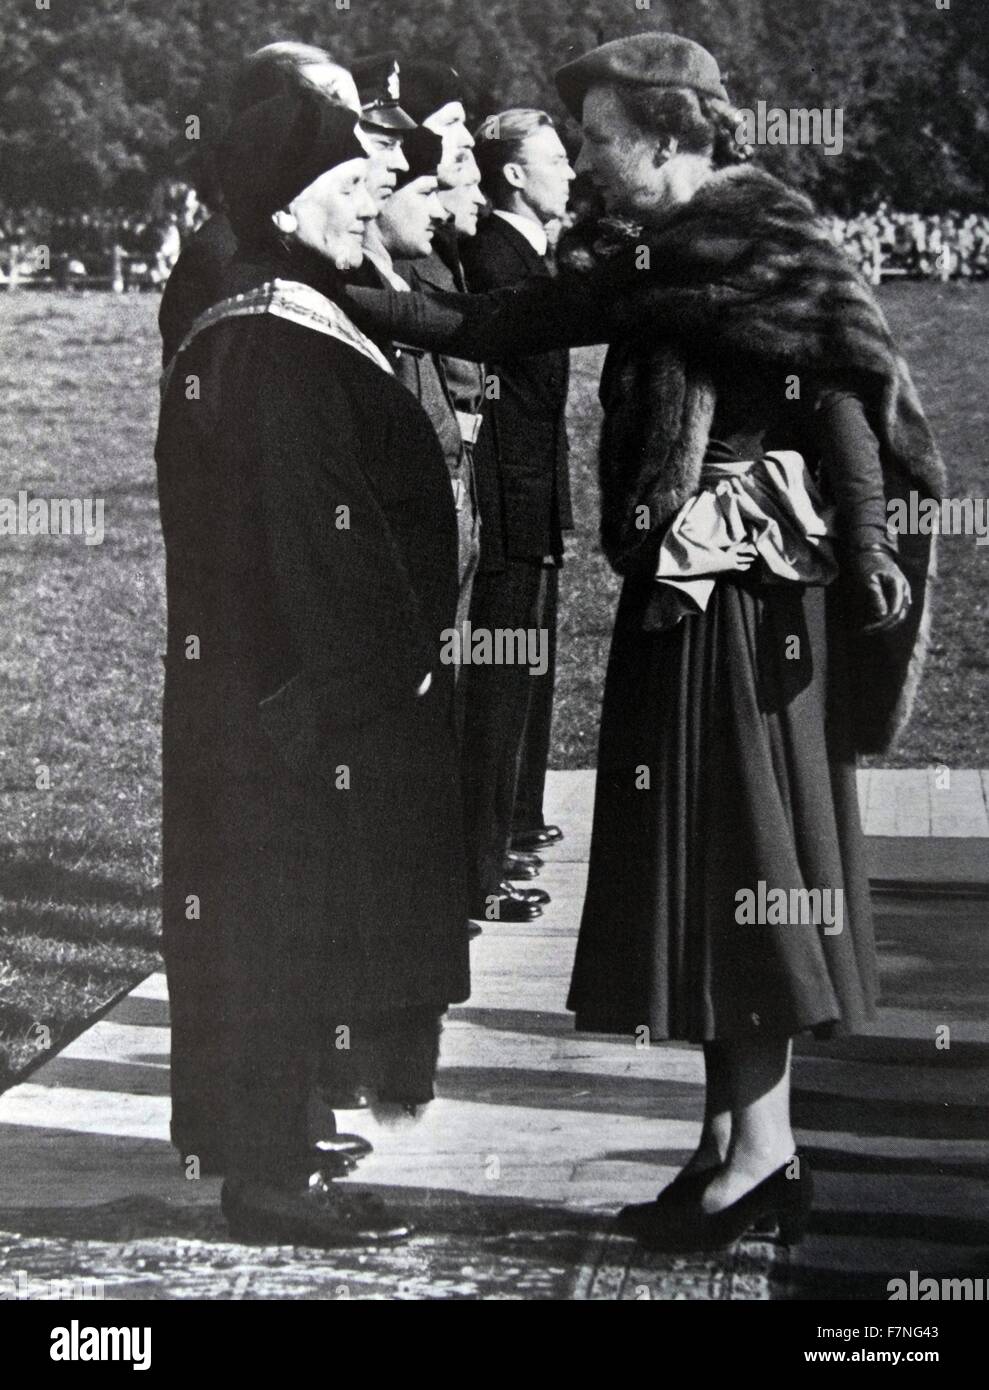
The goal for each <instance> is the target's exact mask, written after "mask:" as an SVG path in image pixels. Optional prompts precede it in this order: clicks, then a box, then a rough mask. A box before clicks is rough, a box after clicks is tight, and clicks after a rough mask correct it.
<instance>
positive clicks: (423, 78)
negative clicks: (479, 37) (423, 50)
mask: <svg viewBox="0 0 989 1390" xmlns="http://www.w3.org/2000/svg"><path fill="white" fill-rule="evenodd" d="M451 101H459V102H465V101H466V97H465V94H464V84H463V82H462V81H461V79H460V74H459V73H458V72H457V71H456V69H455V68H451V67H449V66H448V65H447V64H446V63H437V62H434V61H433V60H432V59H430V58H415V59H413V58H407V59H405V60H404V61H403V63H402V102H403V104H404V106H405V109H406V111H408V113H409V115H410V116H412V117H413V118H414V119H415V120H417V121H419V122H420V124H421V123H422V122H423V121H425V120H427V119H428V118H429V117H430V116H435V114H436V112H437V111H439V110H440V108H441V107H443V106H448V105H449V104H450V102H451Z"/></svg>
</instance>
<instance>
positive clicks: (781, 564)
mask: <svg viewBox="0 0 989 1390" xmlns="http://www.w3.org/2000/svg"><path fill="white" fill-rule="evenodd" d="M557 82H558V86H559V89H560V92H561V95H562V96H563V98H564V100H565V101H566V103H567V105H568V107H569V108H570V110H571V111H572V112H573V113H574V115H575V116H577V118H578V119H580V120H581V123H582V126H583V134H584V146H583V149H582V151H581V155H580V159H579V161H578V169H580V170H583V171H584V172H585V173H588V174H590V176H591V178H592V180H593V181H594V183H595V184H596V186H597V187H598V190H599V191H600V192H601V193H602V195H603V197H604V200H605V202H606V204H607V206H608V208H609V211H610V212H612V213H616V214H617V213H620V214H622V215H623V217H624V218H625V219H626V220H624V221H618V220H616V219H614V218H612V220H611V223H610V226H609V228H608V229H607V231H606V232H605V233H603V234H595V235H592V236H590V237H587V238H585V239H584V240H583V242H581V241H580V240H579V239H578V242H577V244H576V245H575V244H571V246H570V247H569V249H568V250H566V251H564V252H563V255H562V260H563V266H562V269H561V274H560V276H559V277H558V278H557V279H556V280H555V281H550V282H548V283H543V284H537V283H534V282H533V283H530V284H527V285H525V286H523V287H521V288H519V289H515V290H509V291H504V292H500V293H496V294H493V295H487V296H472V297H470V298H468V299H466V300H465V299H462V298H461V299H459V300H458V299H456V298H455V297H450V296H446V297H444V296H430V297H428V298H427V297H418V296H408V295H407V296H400V297H399V296H393V297H391V299H390V300H389V301H388V302H385V300H384V299H382V298H381V297H380V296H379V297H374V296H361V297H360V302H359V303H358V304H355V306H354V309H355V313H360V314H362V315H363V322H365V324H367V325H368V326H369V327H374V326H376V327H377V329H378V330H379V331H382V330H387V331H388V332H389V333H391V334H393V335H394V336H396V337H399V338H402V339H404V340H407V341H412V342H416V343H420V344H421V345H422V346H426V347H433V348H439V347H442V348H443V350H445V351H454V352H456V353H458V354H459V355H470V354H472V353H473V354H475V355H478V356H480V355H487V356H488V357H489V358H491V359H497V357H498V356H499V355H500V354H501V353H503V352H504V351H505V350H508V349H510V350H511V351H514V352H515V353H518V352H519V351H524V350H525V348H526V347H528V348H529V350H531V351H546V350H549V348H551V347H557V346H561V345H567V344H569V345H571V346H573V345H576V344H578V343H590V342H595V341H608V342H610V343H611V345H612V346H611V348H610V351H609V353H608V358H607V361H606V365H605V369H604V373H603V377H602V382H601V401H602V404H603V407H604V413H605V418H604V426H603V431H602V437H601V451H600V477H601V503H602V517H601V528H602V541H603V546H604V549H605V552H606V554H607V556H608V558H609V560H610V562H611V563H612V565H613V566H614V568H615V569H616V570H617V571H618V572H619V573H620V574H621V575H623V576H624V587H623V591H622V596H621V600H620V603H619V608H618V614H617V618H616V625H615V632H614V638H613V644H612V649H611V657H610V662H609V666H608V674H607V681H606V686H605V694H604V706H603V713H602V721H601V735H600V755H599V760H598V775H597V792H596V803H595V814H594V829H593V836H592V843H591V862H590V876H589V883H588V890H587V898H586V902H585V906H584V912H583V920H582V923H581V930H580V939H579V943H578V949H577V957H576V963H575V966H574V973H573V981H572V985H571V990H570V995H569V1000H568V1005H569V1007H570V1008H571V1009H573V1010H574V1011H575V1012H576V1024H577V1028H578V1029H582V1030H588V1031H594V1032H610V1033H634V1032H637V1031H638V1035H639V1036H640V1037H641V1036H643V1035H644V1034H643V1033H642V1031H641V1030H643V1029H647V1030H648V1037H649V1039H650V1040H651V1041H659V1040H663V1039H682V1040H687V1041H691V1042H697V1043H701V1044H703V1047H704V1058H705V1070H706V1083H707V1084H706V1107H705V1118H704V1123H703V1127H702V1131H701V1135H700V1141H699V1144H698V1147H697V1150H696V1152H695V1153H694V1154H693V1155H692V1156H691V1158H690V1160H689V1162H688V1163H687V1165H686V1166H685V1168H684V1169H683V1171H682V1172H681V1173H680V1174H679V1176H678V1177H677V1178H676V1179H675V1181H674V1182H673V1184H671V1185H670V1186H669V1187H668V1188H666V1189H665V1191H663V1192H662V1193H661V1194H660V1196H659V1197H658V1198H657V1200H656V1201H655V1202H651V1203H646V1204H643V1205H640V1206H636V1207H630V1208H626V1209H625V1211H624V1212H623V1213H622V1215H621V1218H620V1220H621V1224H622V1226H623V1228H624V1229H626V1230H628V1231H629V1232H631V1233H633V1234H635V1235H637V1236H638V1237H639V1239H640V1240H642V1241H643V1242H644V1243H646V1244H648V1245H652V1246H656V1247H661V1248H689V1249H697V1248H717V1247H719V1246H723V1245H725V1244H727V1243H729V1242H730V1241H732V1240H734V1239H735V1238H737V1237H738V1236H740V1235H742V1234H743V1233H745V1232H746V1231H750V1230H766V1229H770V1225H771V1224H775V1225H778V1227H779V1229H780V1231H781V1233H782V1235H783V1237H784V1238H785V1239H796V1238H798V1237H799V1235H800V1233H801V1232H802V1230H803V1227H804V1224H805V1222H806V1218H807V1214H808V1212H809V1208H810V1203H811V1180H810V1172H809V1167H808V1163H807V1159H806V1157H804V1156H802V1155H800V1154H798V1153H797V1152H796V1150H795V1145H794V1138H793V1132H792V1128H791V1122H790V1057H791V1040H792V1038H793V1037H794V1036H795V1035H797V1034H800V1033H807V1032H810V1033H812V1034H813V1035H815V1036H816V1037H819V1038H827V1037H831V1036H834V1035H837V1034H839V1033H841V1032H849V1031H855V1030H856V1029H859V1028H861V1027H862V1026H863V1025H864V1024H867V1023H868V1022H869V1020H870V1019H871V1018H872V1017H873V1016H874V1011H875V999H876V967H875V950H874V943H873V932H872V919H871V910H870V901H869V883H868V873H867V866H866V860H865V854H864V845H863V837H862V830H861V825H860V819H859V807H858V801H857V796H856V780H855V759H856V753H858V752H872V751H877V750H881V749H883V748H885V747H887V746H888V745H889V743H890V741H891V740H892V738H893V736H894V735H895V733H896V731H897V729H898V728H899V727H900V726H901V725H902V723H903V720H904V718H905V716H906V712H907V708H908V705H909V700H910V692H911V690H912V689H913V688H914V686H915V684H916V679H917V668H918V663H919V657H920V653H921V652H922V649H923V640H922V629H923V625H924V624H923V616H924V610H925V607H926V588H927V586H926V579H927V572H928V567H929V559H930V555H929V542H928V538H925V537H903V538H902V539H901V542H900V547H899V553H897V550H896V549H895V548H894V545H893V544H892V543H891V541H890V539H889V537H888V535H887V527H886V514H887V502H888V500H889V499H890V498H893V497H897V496H903V495H905V494H906V493H908V492H909V491H911V490H914V491H916V492H918V493H919V494H920V495H921V496H939V495H940V494H941V490H942V487H943V471H942V467H941V463H940V459H939V457H938V453H937V449H936V446H935V445H934V442H933V440H932V438H931V434H930V431H929V429H928V428H927V425H926V422H925V419H924V416H923V412H922V410H921V408H920V405H919V403H918V401H917V397H916V394H915V392H914V389H913V386H912V383H911V380H910V375H909V372H908V370H907V368H906V365H905V363H904V362H903V360H902V358H901V357H900V356H899V354H898V353H897V351H896V348H895V346H894V344H893V342H892V340H891V337H890V334H889V330H888V328H887V326H886V323H885V320H884V318H883V315H882V313H881V311H880V310H879V308H878V307H877V305H876V303H875V301H874V298H873V296H872V294H871V292H870V291H869V289H868V287H867V286H866V285H865V284H864V283H863V282H862V280H861V279H860V277H859V276H858V275H857V273H856V272H855V271H854V269H853V268H852V266H851V264H850V263H849V262H848V261H847V260H846V258H845V257H844V255H843V253H842V252H841V251H840V250H839V249H838V248H837V247H835V246H834V245H833V244H832V242H831V241H830V239H829V237H828V234H827V232H826V229H825V228H824V227H823V225H822V224H821V223H820V221H819V220H818V219H817V218H816V216H815V215H814V212H813V209H812V208H811V206H810V204H809V203H808V202H807V200H806V199H804V198H803V197H801V196H800V195H798V194H796V193H794V192H792V191H791V190H789V189H788V188H786V187H785V186H784V185H783V184H781V183H780V182H779V181H778V180H776V179H774V178H772V177H770V176H769V175H768V174H765V173H763V172H761V171H759V170H757V169H755V168H754V167H752V166H751V165H749V164H747V163H746V162H745V161H746V158H747V156H748V154H749V153H750V152H749V151H747V150H746V149H744V148H742V147H740V146H739V144H738V142H737V140H736V138H735V131H736V128H737V121H738V117H737V115H736V114H735V113H734V112H733V110H732V108H731V106H730V105H729V103H728V100H727V94H726V92H725V90H724V87H723V86H722V83H721V78H720V74H719V71H718V67H717V64H716V62H715V60H714V59H713V58H712V57H711V55H710V54H709V53H707V52H706V51H705V50H704V49H702V48H700V47H699V46H698V45H696V44H693V43H691V42H689V41H688V40H685V39H680V38H678V37H676V36H673V35H668V34H649V35H639V36H637V37H634V38H629V39H622V40H618V41H616V42H614V43H610V44H606V45H605V46H604V47H603V48H600V49H597V50H595V51H594V52H593V53H590V54H588V55H586V56H585V57H584V58H581V59H578V60H577V61H576V62H574V63H571V64H568V65H567V67H565V68H564V69H562V70H561V72H560V73H559V74H558V76H557ZM400 299H403V300H404V301H405V302H404V303H400V302H399V300H400Z"/></svg>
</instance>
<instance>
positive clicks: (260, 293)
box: [161, 279, 393, 398]
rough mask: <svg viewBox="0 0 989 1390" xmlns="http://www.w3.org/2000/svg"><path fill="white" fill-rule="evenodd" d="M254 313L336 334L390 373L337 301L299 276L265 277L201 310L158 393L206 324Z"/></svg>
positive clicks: (165, 387)
mask: <svg viewBox="0 0 989 1390" xmlns="http://www.w3.org/2000/svg"><path fill="white" fill-rule="evenodd" d="M257 314H274V316H275V317H276V318H280V319H287V320H288V321H289V322H290V323H297V324H300V325H301V326H302V327H303V328H311V329H312V330H313V332H314V333H323V334H325V335H326V337H328V338H336V339H337V340H338V341H339V342H342V343H346V344H347V346H348V347H352V348H353V349H354V350H355V351H356V352H359V353H361V355H362V356H364V357H367V358H369V359H370V360H371V361H372V362H373V363H374V364H375V366H377V367H380V368H381V370H382V371H384V372H387V373H388V374H389V376H391V375H393V373H392V367H391V363H390V362H389V361H388V359H387V357H385V355H384V353H383V352H382V351H381V350H380V348H378V347H377V346H376V345H375V344H374V343H373V342H372V341H371V339H370V338H368V337H367V336H366V335H365V334H363V333H362V332H361V330H360V329H359V328H358V327H357V325H356V324H355V323H354V322H353V321H352V320H351V319H350V318H348V317H347V315H346V314H345V313H344V312H343V310H342V309H341V308H340V306H339V305H337V304H334V303H333V300H332V299H327V297H326V295H325V294H320V292H319V290H315V289H313V288H312V286H311V285H304V284H302V283H301V282H300V281H298V280H278V279H276V280H268V281H266V282H265V283H264V284H263V285H258V287H257V288H256V289H253V290H247V291H246V292H245V293H244V294H235V295H233V296H232V297H231V298H229V299H222V300H220V302H219V303H218V304H214V305H212V306H211V307H210V308H209V309H207V310H206V312H205V313H203V314H200V315H199V318H198V319H196V321H195V323H194V324H193V325H192V327H191V328H190V329H189V331H188V333H187V334H186V335H185V337H184V338H183V339H182V342H181V343H180V345H179V347H178V349H177V351H176V353H175V356H174V357H173V358H172V360H171V361H170V362H169V364H168V366H167V367H166V368H165V370H164V371H163V372H162V374H161V394H162V397H163V398H164V396H165V393H166V392H167V390H168V386H169V382H170V381H171V379H172V373H173V372H174V370H175V364H176V363H177V362H178V359H179V357H180V356H181V355H182V353H183V352H185V350H186V348H187V347H188V346H189V345H190V343H192V342H193V341H194V339H196V338H198V337H199V334H200V333H202V332H204V331H205V330H206V329H207V328H212V327H213V325H214V324H215V323H222V322H223V321H224V320H225V319H234V318H246V317H248V316H255V315H257Z"/></svg>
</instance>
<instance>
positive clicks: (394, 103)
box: [350, 51, 416, 133]
mask: <svg viewBox="0 0 989 1390" xmlns="http://www.w3.org/2000/svg"><path fill="white" fill-rule="evenodd" d="M350 71H351V75H352V76H353V79H354V81H355V82H356V83H357V90H358V92H359V93H360V98H361V120H362V122H363V124H364V125H366V126H373V127H375V128H376V129H379V130H388V131H391V132H393V133H394V132H404V131H406V130H414V129H415V126H416V122H415V121H414V120H413V119H412V117H411V116H410V115H409V114H408V112H407V111H405V110H403V108H402V105H401V102H402V76H401V74H402V65H401V63H400V62H399V60H398V54H397V53H393V52H390V51H389V52H387V53H375V54H373V55H372V56H371V57H369V58H359V59H358V60H357V62H356V63H353V64H351V68H350Z"/></svg>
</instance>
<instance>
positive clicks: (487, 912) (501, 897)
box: [473, 883, 543, 922]
mask: <svg viewBox="0 0 989 1390" xmlns="http://www.w3.org/2000/svg"><path fill="white" fill-rule="evenodd" d="M542 915H543V910H542V908H541V907H540V906H539V903H538V901H537V900H536V899H535V898H534V897H533V896H532V895H531V892H530V891H527V890H525V889H519V888H513V887H512V885H511V884H510V883H500V884H499V885H498V891H497V893H492V894H491V895H490V897H488V898H486V899H485V900H484V902H483V903H481V905H480V910H479V911H478V912H475V913H474V914H473V916H474V917H475V918H476V919H477V921H479V922H534V921H535V920H536V918H537V917H541V916H542Z"/></svg>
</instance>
